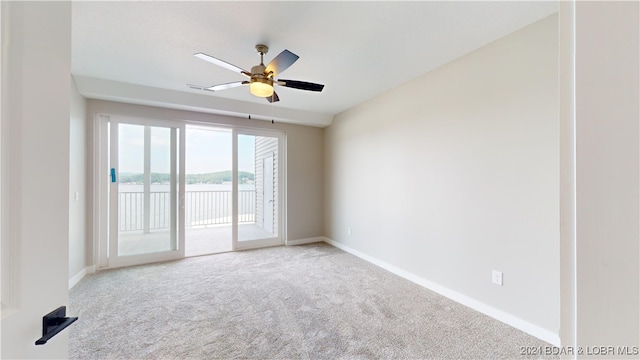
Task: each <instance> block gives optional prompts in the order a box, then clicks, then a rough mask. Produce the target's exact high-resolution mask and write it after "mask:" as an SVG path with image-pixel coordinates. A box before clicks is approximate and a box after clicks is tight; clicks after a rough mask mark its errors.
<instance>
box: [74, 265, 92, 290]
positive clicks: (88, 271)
mask: <svg viewBox="0 0 640 360" xmlns="http://www.w3.org/2000/svg"><path fill="white" fill-rule="evenodd" d="M94 272H96V267H95V266H87V267H86V268H84V269H82V270H80V272H79V273H77V274H75V275H74V276H73V277H72V278H71V279H69V290H71V288H72V287H74V286H76V284H77V283H79V282H80V280H82V278H83V277H85V276H86V275H87V274H93V273H94Z"/></svg>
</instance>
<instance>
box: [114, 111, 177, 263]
mask: <svg viewBox="0 0 640 360" xmlns="http://www.w3.org/2000/svg"><path fill="white" fill-rule="evenodd" d="M109 126H110V156H109V161H110V174H109V175H110V223H109V227H110V228H109V230H110V231H109V232H110V236H109V247H108V251H109V259H110V261H109V263H110V265H129V264H137V263H143V262H152V261H160V260H169V259H176V258H180V257H182V256H184V246H183V244H181V242H182V239H184V236H183V227H182V226H180V224H181V223H183V221H184V208H183V207H181V206H179V204H180V201H179V200H180V199H183V198H184V186H180V184H182V183H183V181H184V177H183V176H180V174H183V173H184V165H183V164H184V160H183V159H181V156H180V154H183V153H184V151H181V149H180V148H181V145H182V144H184V126H183V125H181V124H179V123H168V122H161V121H149V120H136V119H126V120H124V119H123V120H113V119H112V120H111V122H110V124H109Z"/></svg>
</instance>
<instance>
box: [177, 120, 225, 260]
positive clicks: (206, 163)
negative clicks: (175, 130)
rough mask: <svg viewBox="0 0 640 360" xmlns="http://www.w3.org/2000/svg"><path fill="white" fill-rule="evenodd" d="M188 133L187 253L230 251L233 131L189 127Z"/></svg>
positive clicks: (189, 254) (188, 254) (187, 254)
mask: <svg viewBox="0 0 640 360" xmlns="http://www.w3.org/2000/svg"><path fill="white" fill-rule="evenodd" d="M186 132H187V133H186V136H187V141H186V156H187V158H186V197H185V211H186V223H185V225H186V242H185V255H186V256H195V255H204V254H213V253H219V252H225V251H231V250H233V246H232V231H231V228H232V218H233V217H232V215H233V213H232V210H231V209H232V199H233V197H232V183H233V177H232V176H231V174H232V156H231V150H232V147H231V145H232V134H231V130H228V129H222V128H213V127H204V126H187V129H186Z"/></svg>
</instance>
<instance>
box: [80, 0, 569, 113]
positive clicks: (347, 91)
mask: <svg viewBox="0 0 640 360" xmlns="http://www.w3.org/2000/svg"><path fill="white" fill-rule="evenodd" d="M557 7H558V6H557V2H555V1H552V2H542V1H535V2H517V1H514V2H507V1H499V2H480V1H472V2H459V1H441V2H397V1H389V2H241V1H235V2H206V1H200V2H180V1H172V2H156V1H141V2H73V23H72V31H73V35H72V36H73V37H72V48H73V54H72V73H73V75H74V78H75V79H76V83H77V85H78V88H79V90H80V92H81V93H82V94H83V95H84V96H86V97H89V98H97V99H107V100H119V101H124V102H130V103H140V104H153V105H158V106H164V107H171V108H181V109H191V110H197V111H205V112H211V113H224V114H231V115H233V114H238V115H240V116H246V114H253V115H254V117H257V118H265V119H267V118H269V119H270V118H276V119H278V120H280V121H288V122H297V123H301V124H307V125H314V126H326V125H328V124H329V123H330V122H331V119H332V118H333V115H335V114H337V113H340V112H342V111H344V110H346V109H349V108H351V107H353V106H355V105H357V104H359V103H362V102H364V101H366V100H368V99H370V98H372V97H374V96H376V95H379V94H381V93H383V92H385V91H387V90H389V89H391V88H394V87H396V86H398V85H400V84H403V83H405V82H407V81H409V80H411V79H413V78H416V77H418V76H420V75H422V74H425V73H427V72H429V71H431V70H433V69H435V68H437V67H439V66H441V65H443V64H446V63H448V62H450V61H452V60H454V59H456V58H458V57H460V56H462V55H464V54H467V53H469V52H471V51H473V50H475V49H477V48H479V47H481V46H483V45H485V44H487V43H489V42H492V41H494V40H496V39H498V38H500V37H502V36H505V35H507V34H509V33H511V32H513V31H515V30H518V29H520V28H522V27H524V26H526V25H528V24H531V23H533V22H535V21H537V20H539V19H542V18H544V17H546V16H548V15H551V14H552V13H554V12H556V11H557ZM258 43H264V44H266V45H268V46H269V48H270V51H269V53H268V54H267V55H266V56H265V64H266V63H267V62H268V61H270V60H271V59H272V58H273V57H275V56H276V55H277V54H278V53H280V52H281V51H282V50H284V49H288V50H290V51H292V52H293V53H295V54H297V55H299V56H300V59H299V60H298V61H297V62H296V63H295V64H293V65H292V66H291V67H290V68H289V69H288V70H286V71H285V72H284V73H283V74H282V75H281V76H278V77H279V78H285V79H295V80H302V81H310V82H317V83H321V84H325V88H324V91H323V92H321V93H315V92H308V91H301V90H296V89H290V88H284V87H278V86H276V91H277V93H278V94H279V96H280V102H278V103H275V104H269V103H268V102H267V101H266V100H265V99H262V98H257V97H254V96H252V95H251V94H250V93H249V91H248V87H246V86H242V87H239V88H234V89H229V90H224V91H220V92H215V93H213V92H205V91H199V90H193V89H190V88H188V87H187V84H198V85H204V86H211V85H215V84H220V83H226V82H233V81H240V80H244V77H243V76H241V75H240V74H236V73H233V72H231V71H229V70H226V69H224V68H221V67H218V66H216V65H214V64H211V63H208V62H205V61H203V60H200V59H198V58H196V57H194V56H193V54H194V53H196V52H204V53H207V54H209V55H212V56H214V57H217V58H219V59H222V60H225V61H227V62H229V63H232V64H234V65H237V66H239V67H241V68H244V69H247V70H250V69H251V67H252V66H254V65H257V64H258V63H259V56H258V54H257V53H256V51H255V49H254V46H255V45H256V44H258Z"/></svg>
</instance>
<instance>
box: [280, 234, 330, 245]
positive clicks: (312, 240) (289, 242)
mask: <svg viewBox="0 0 640 360" xmlns="http://www.w3.org/2000/svg"><path fill="white" fill-rule="evenodd" d="M326 240H327V238H325V237H323V236H318V237H312V238H306V239H297V240H287V242H286V245H287V246H291V245H302V244H311V243H316V242H323V241H326Z"/></svg>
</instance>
